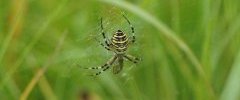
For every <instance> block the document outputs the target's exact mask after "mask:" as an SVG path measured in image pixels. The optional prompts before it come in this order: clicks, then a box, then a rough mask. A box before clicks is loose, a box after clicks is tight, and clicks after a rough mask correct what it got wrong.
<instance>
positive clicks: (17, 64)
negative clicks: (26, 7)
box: [0, 0, 67, 89]
mask: <svg viewBox="0 0 240 100" xmlns="http://www.w3.org/2000/svg"><path fill="white" fill-rule="evenodd" d="M66 2H67V0H63V1H62V2H61V3H60V4H59V6H58V7H57V8H56V10H55V11H54V12H53V13H52V14H51V15H50V16H49V18H48V19H47V21H46V22H45V23H44V25H43V26H42V27H41V28H40V29H39V30H38V32H37V33H36V35H35V36H34V37H33V39H32V40H31V41H30V42H29V44H28V45H27V46H26V47H25V48H24V50H23V52H22V54H21V56H20V58H18V59H17V61H16V62H15V63H14V65H13V66H12V67H11V69H10V70H9V71H8V72H6V73H5V75H4V76H5V77H4V78H3V79H2V81H1V84H0V89H2V88H3V87H4V85H6V83H7V82H8V81H9V79H11V77H12V75H13V74H14V73H15V72H16V70H17V69H18V68H19V67H20V65H21V64H22V62H23V61H24V59H25V58H26V56H27V55H28V54H29V52H30V51H31V49H32V48H33V47H34V45H35V44H36V43H37V42H38V41H39V40H40V38H41V36H42V35H43V34H44V31H45V30H46V28H47V27H48V25H49V24H50V23H51V22H52V21H53V20H54V18H55V17H57V15H58V14H59V13H60V12H61V10H62V9H63V8H64V5H65V4H66Z"/></svg>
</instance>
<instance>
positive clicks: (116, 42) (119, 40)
mask: <svg viewBox="0 0 240 100" xmlns="http://www.w3.org/2000/svg"><path fill="white" fill-rule="evenodd" d="M111 42H112V44H113V47H114V48H115V49H116V50H117V51H118V52H124V51H126V50H127V44H128V38H127V36H126V34H125V33H123V32H122V31H121V30H118V31H117V32H116V33H115V34H113V37H112V39H111Z"/></svg>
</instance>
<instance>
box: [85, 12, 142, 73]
mask: <svg viewBox="0 0 240 100" xmlns="http://www.w3.org/2000/svg"><path fill="white" fill-rule="evenodd" d="M123 17H124V18H125V19H126V20H127V22H128V24H129V25H130V27H131V32H132V36H131V37H130V36H127V35H126V33H124V32H123V31H121V30H117V31H116V32H115V33H114V34H113V36H112V38H111V39H110V40H109V39H108V38H107V37H106V35H105V32H104V28H103V24H102V18H101V30H102V36H103V38H104V41H105V45H104V44H103V43H102V42H100V41H98V42H99V43H100V45H101V46H103V47H104V48H105V49H107V50H109V51H112V52H114V56H113V57H112V58H111V59H109V60H108V62H107V63H106V64H104V65H102V66H100V67H91V68H87V69H102V70H101V71H99V72H98V73H96V74H94V75H99V74H101V73H102V72H104V71H106V70H107V69H109V68H110V67H111V66H112V65H113V64H114V63H116V64H115V65H114V66H113V73H114V74H117V73H119V72H120V71H121V70H122V68H123V61H124V59H128V60H129V61H131V62H133V63H137V62H138V61H139V60H140V59H138V58H136V57H134V56H131V55H129V54H126V50H127V48H128V46H129V45H130V44H132V43H134V42H135V34H134V27H133V26H132V24H131V23H130V21H129V20H128V19H127V17H126V16H124V15H123Z"/></svg>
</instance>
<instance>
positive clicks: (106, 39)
mask: <svg viewBox="0 0 240 100" xmlns="http://www.w3.org/2000/svg"><path fill="white" fill-rule="evenodd" d="M101 31H102V36H103V38H104V41H105V44H106V45H107V46H108V47H109V46H110V44H109V43H108V38H107V37H106V35H105V32H104V28H103V18H101Z"/></svg>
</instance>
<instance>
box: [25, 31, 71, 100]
mask: <svg viewBox="0 0 240 100" xmlns="http://www.w3.org/2000/svg"><path fill="white" fill-rule="evenodd" d="M66 34H67V32H64V33H63V35H62V36H61V38H60V39H59V42H58V44H57V45H56V48H55V50H54V52H53V54H52V55H51V56H49V59H47V61H46V63H45V64H44V65H43V67H41V69H39V70H38V72H37V73H36V74H35V76H34V77H33V78H32V80H31V81H30V82H29V84H28V85H27V87H26V88H25V90H24V92H23V93H22V95H21V97H20V100H27V97H28V96H29V94H30V93H31V91H32V90H33V88H34V87H35V85H36V84H37V83H38V81H39V80H40V79H41V77H42V76H43V75H44V73H45V72H46V71H47V68H48V67H49V66H50V65H51V63H53V60H54V59H55V58H56V56H57V54H58V53H59V51H60V49H61V47H62V45H63V42H64V39H65V37H66ZM42 80H44V79H42ZM46 82H47V80H46V79H45V83H46ZM40 83H44V82H40ZM45 83H44V84H45ZM46 84H47V83H46ZM49 88H50V87H49ZM48 90H49V91H50V90H51V89H48ZM46 91H47V90H46ZM49 91H47V92H49ZM50 93H51V94H52V95H50V94H49V95H50V98H55V96H54V95H53V93H52V92H50ZM45 94H48V93H45ZM54 100H56V99H54Z"/></svg>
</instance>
